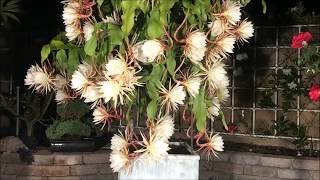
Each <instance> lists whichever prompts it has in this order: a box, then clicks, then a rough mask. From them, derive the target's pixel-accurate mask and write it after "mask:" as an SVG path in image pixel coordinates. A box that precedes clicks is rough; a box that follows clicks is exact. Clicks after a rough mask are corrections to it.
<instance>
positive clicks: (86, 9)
mask: <svg viewBox="0 0 320 180" xmlns="http://www.w3.org/2000/svg"><path fill="white" fill-rule="evenodd" d="M64 4H65V6H64V8H63V15H62V19H63V20H64V21H63V22H64V24H65V26H66V27H65V31H66V36H67V37H68V39H69V41H73V40H78V41H79V42H81V41H82V40H83V38H85V40H86V41H87V40H89V39H90V37H91V34H92V32H93V30H94V28H93V24H92V20H91V19H90V17H91V16H92V6H93V5H94V4H95V2H94V1H91V0H83V1H80V0H66V1H64Z"/></svg>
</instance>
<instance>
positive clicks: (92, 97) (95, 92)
mask: <svg viewBox="0 0 320 180" xmlns="http://www.w3.org/2000/svg"><path fill="white" fill-rule="evenodd" d="M81 97H83V98H85V99H84V102H85V103H89V102H96V101H98V100H99V99H100V98H102V93H101V92H100V89H99V87H97V86H88V87H87V89H86V90H85V91H84V92H83V93H82V95H81Z"/></svg>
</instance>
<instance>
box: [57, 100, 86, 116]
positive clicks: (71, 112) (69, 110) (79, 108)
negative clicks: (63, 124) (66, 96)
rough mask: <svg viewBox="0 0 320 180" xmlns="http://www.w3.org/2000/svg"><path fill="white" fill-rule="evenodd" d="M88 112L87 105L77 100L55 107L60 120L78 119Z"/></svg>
mask: <svg viewBox="0 0 320 180" xmlns="http://www.w3.org/2000/svg"><path fill="white" fill-rule="evenodd" d="M89 111H90V108H89V106H88V104H86V103H84V102H83V101H81V100H79V99H76V100H73V101H70V102H68V103H67V104H58V105H57V113H58V115H59V116H60V117H61V118H62V119H80V118H82V117H83V116H84V115H85V114H87V113H88V112H89Z"/></svg>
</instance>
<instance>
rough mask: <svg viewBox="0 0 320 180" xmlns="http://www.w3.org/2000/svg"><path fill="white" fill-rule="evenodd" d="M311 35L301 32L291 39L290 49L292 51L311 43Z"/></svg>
mask: <svg viewBox="0 0 320 180" xmlns="http://www.w3.org/2000/svg"><path fill="white" fill-rule="evenodd" d="M311 39H312V35H311V34H310V33H309V32H301V33H299V34H297V35H295V36H293V38H292V43H291V47H292V48H294V49H297V48H303V47H304V46H306V45H308V43H309V42H310V41H311Z"/></svg>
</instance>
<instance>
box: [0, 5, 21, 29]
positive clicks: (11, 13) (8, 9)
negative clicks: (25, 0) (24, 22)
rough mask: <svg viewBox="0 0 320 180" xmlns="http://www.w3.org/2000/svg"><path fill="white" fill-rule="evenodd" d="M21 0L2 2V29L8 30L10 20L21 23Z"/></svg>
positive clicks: (0, 25)
mask: <svg viewBox="0 0 320 180" xmlns="http://www.w3.org/2000/svg"><path fill="white" fill-rule="evenodd" d="M20 3H21V0H0V27H4V28H7V27H8V23H9V21H10V20H12V21H16V22H18V23H20V19H19V18H18V16H17V15H19V14H21V13H22V9H21V4H20Z"/></svg>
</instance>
